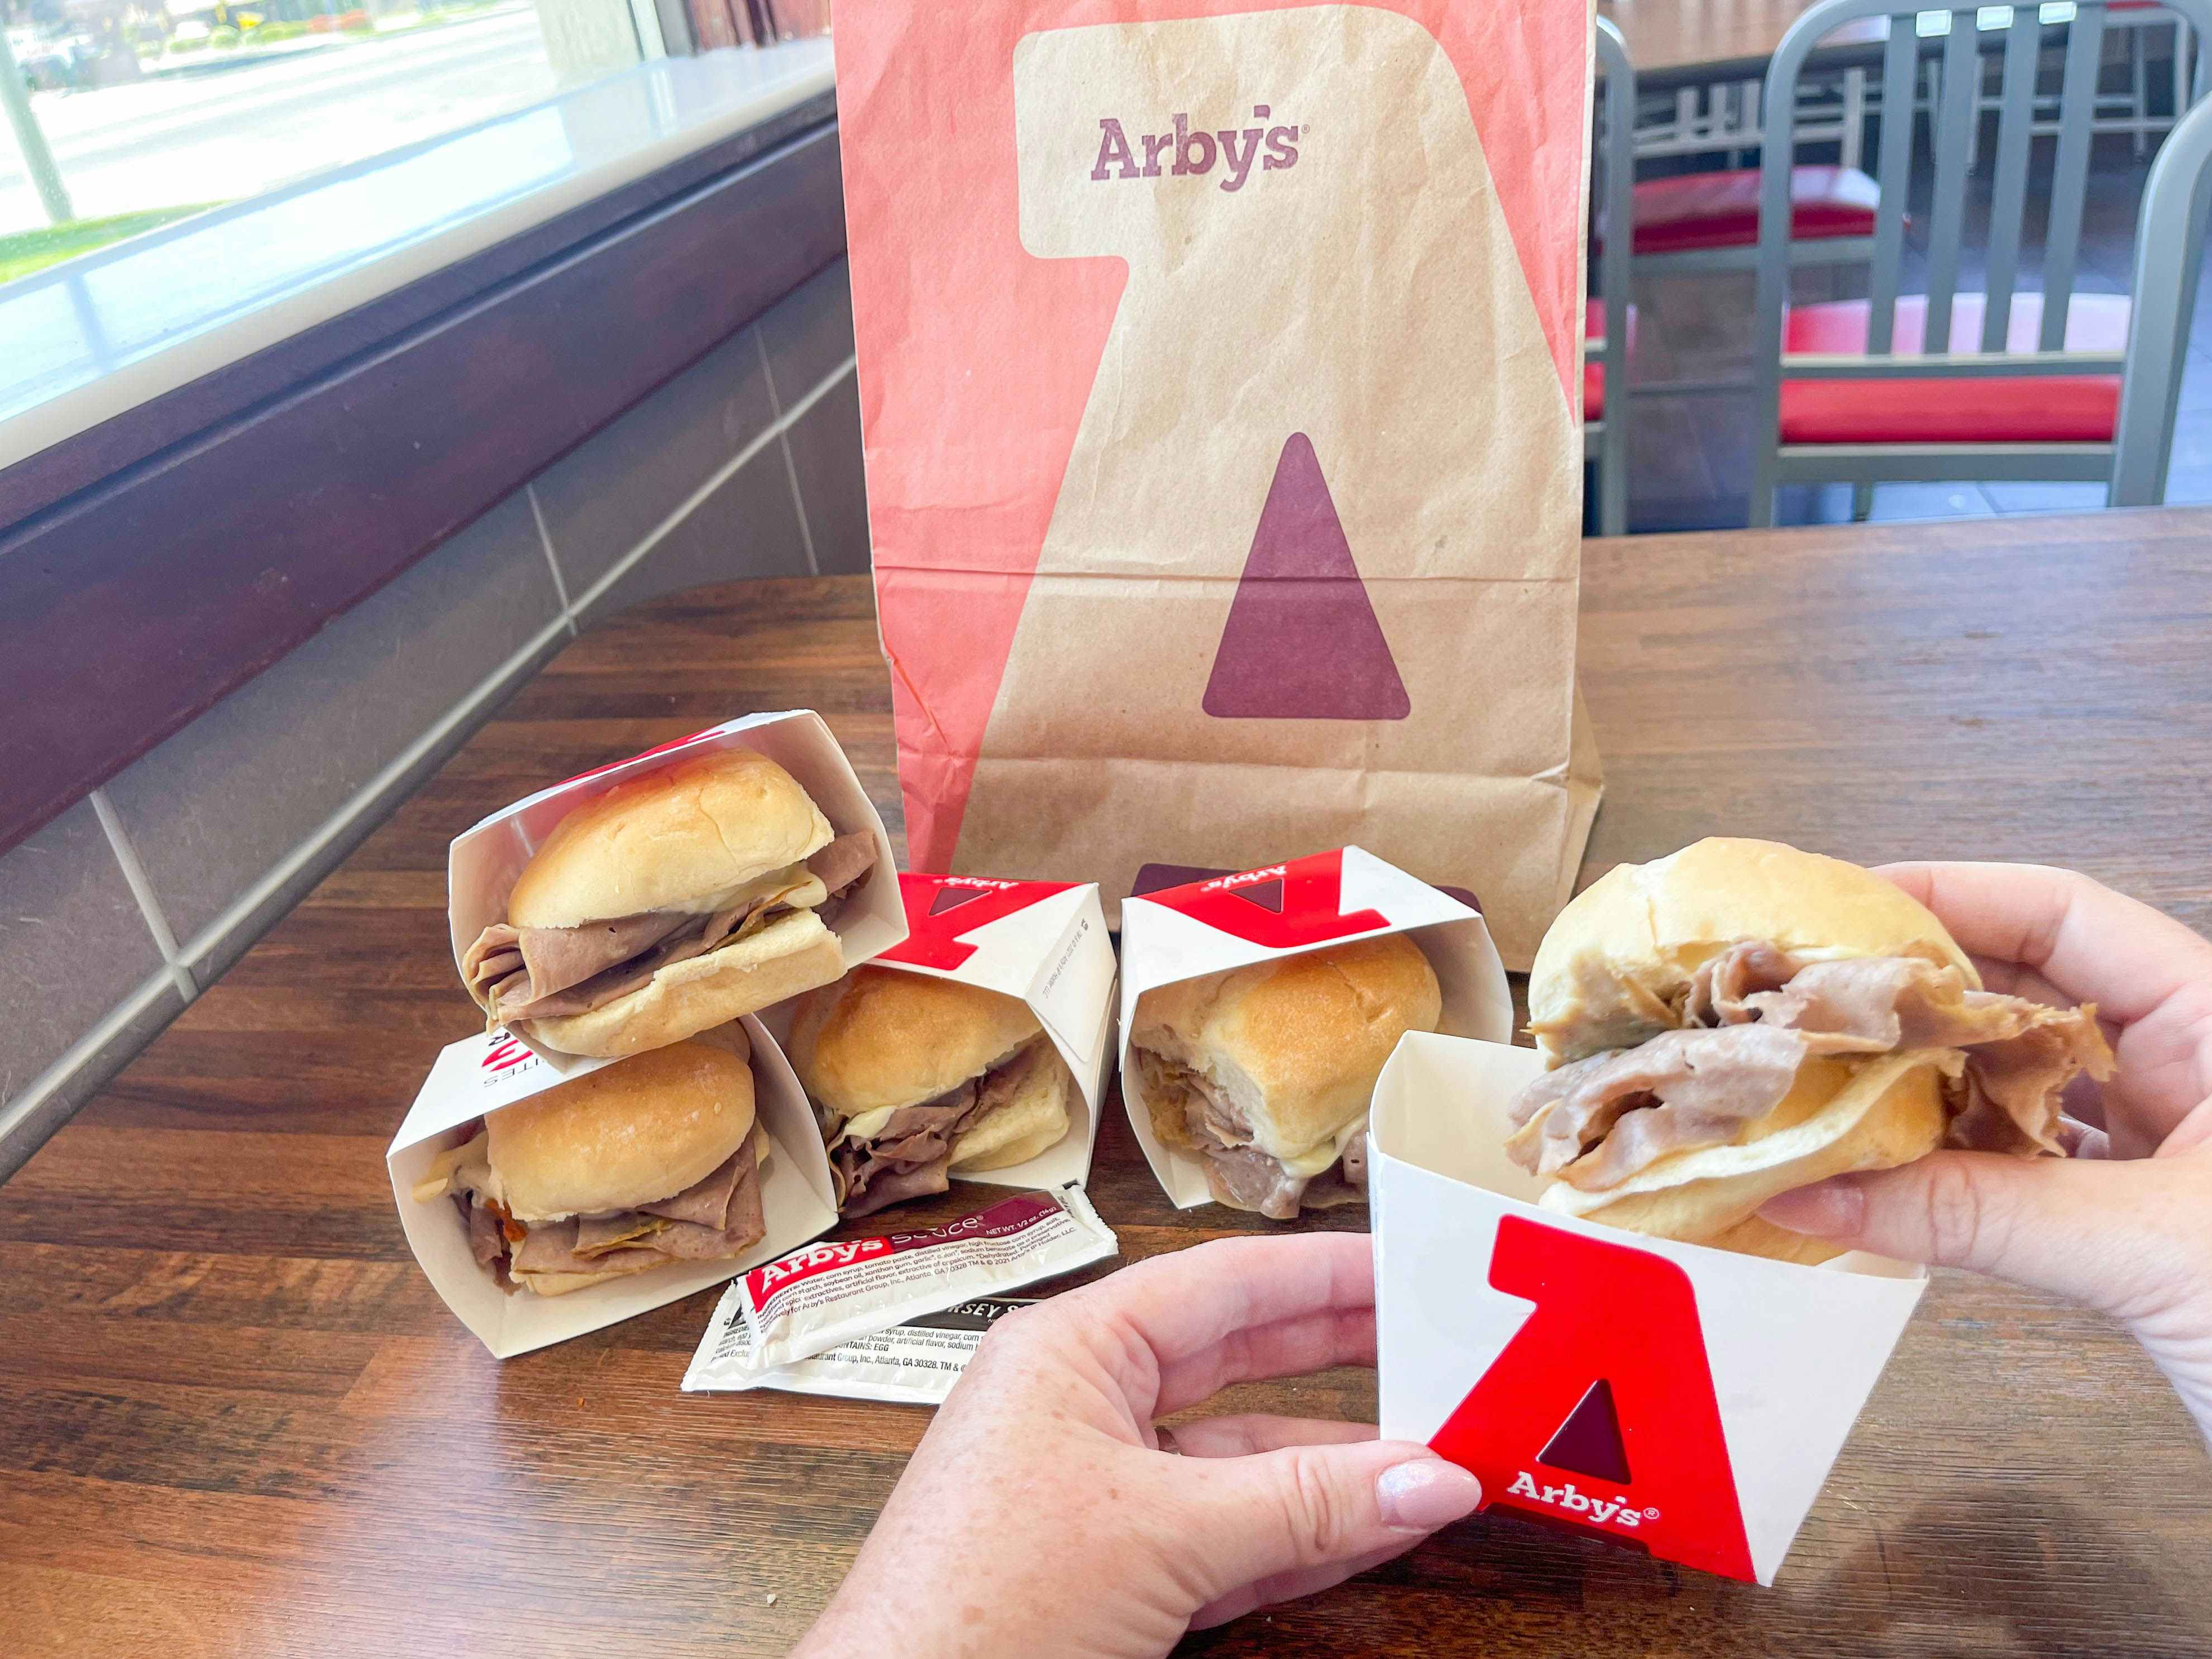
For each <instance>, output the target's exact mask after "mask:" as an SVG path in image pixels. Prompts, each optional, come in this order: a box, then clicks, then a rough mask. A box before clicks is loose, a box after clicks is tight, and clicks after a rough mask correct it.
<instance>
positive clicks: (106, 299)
mask: <svg viewBox="0 0 2212 1659" xmlns="http://www.w3.org/2000/svg"><path fill="white" fill-rule="evenodd" d="M832 84H833V82H832V73H831V67H830V49H829V41H827V40H801V41H793V42H790V43H787V44H786V45H783V46H776V47H773V48H770V49H769V50H767V51H757V52H756V51H725V52H710V53H708V54H706V55H704V56H702V57H698V58H663V59H659V60H657V61H654V62H652V63H647V64H640V65H639V66H637V67H636V68H635V69H631V70H623V71H620V72H618V73H617V74H614V75H611V76H606V77H605V78H604V79H602V80H599V81H596V82H592V83H591V84H590V85H588V86H585V87H580V88H577V89H576V90H575V91H574V92H570V93H568V94H563V95H562V96H561V97H558V98H556V99H552V100H549V101H548V102H546V103H544V104H539V105H537V106H533V107H532V108H530V109H526V110H522V111H519V112H516V113H514V114H513V115H508V116H504V117H501V118H498V119H496V120H493V121H489V122H486V123H484V124H483V125H479V126H476V127H471V128H467V129H465V130H464V131H460V132H457V133H453V134H451V135H448V136H447V137H443V138H438V139H434V140H430V141H428V142H426V143H421V144H417V145H414V146H412V147H410V148H408V149H403V150H399V151H397V152H394V153H392V154H389V155H381V156H378V157H375V158H373V159H372V160H369V161H363V162H360V163H357V164H356V165H354V166H352V167H343V168H340V169H338V170H337V171H335V172H333V173H324V174H319V175H317V176H316V177H314V178H313V179H307V180H304V181H302V182H301V183H300V184H298V185H291V186H288V187H286V188H284V189H282V190H278V191H271V192H269V193H267V194H265V195H262V196H258V197H253V198H252V199H250V200H247V201H245V202H240V203H238V204H234V205H232V206H229V207H226V208H222V209H218V210H215V211H213V212H211V213H208V214H204V215H201V216H198V217H197V218H193V219H190V220H186V221H184V222H180V223H179V224H177V225H175V226H173V227H171V228H166V229H162V230H159V231H155V232H153V233H151V234H147V235H144V236H141V237H137V238H135V239H133V240H130V241H128V242H123V243H118V244H117V245H116V246H113V247H112V248H107V249H103V250H100V252H95V253H93V254H90V255H88V256H87V257H85V258H81V259H77V260H74V261H72V262H70V263H69V264H64V265H58V266H55V267H53V268H52V270H46V271H41V272H39V273H37V274H35V275H33V276H28V277H26V278H23V279H22V280H21V281H20V282H16V283H10V284H8V285H6V286H5V287H0V342H4V343H5V345H4V348H0V524H4V523H6V522H8V521H9V520H15V519H19V518H21V517H23V516H25V515H26V514H27V513H29V512H33V511H36V510H37V509H38V508H40V507H44V506H46V505H48V504H50V502H51V501H52V500H53V499H54V498H55V496H56V495H57V494H58V493H59V492H58V491H57V490H56V489H52V488H40V489H36V491H35V495H36V496H39V497H43V499H34V498H33V491H32V490H31V489H28V488H27V487H26V486H25V485H24V484H23V483H22V481H21V480H20V479H15V478H11V477H9V474H10V471H12V470H20V469H18V466H17V464H19V463H21V462H23V461H25V460H27V459H28V458H30V457H33V456H35V455H39V454H40V453H42V452H45V451H47V450H49V449H51V448H52V447H54V446H56V445H58V444H61V443H64V441H68V440H70V439H72V438H76V437H77V436H79V435H82V434H85V433H87V432H88V431H90V430H91V429H92V428H96V427H99V426H100V425H101V424H102V423H103V422H109V421H112V420H113V419H115V417H117V416H120V415H122V414H124V413H125V412H126V411H129V410H134V409H137V408H139V407H141V406H143V405H145V404H149V403H152V402H153V401H155V400H156V399H159V398H164V397H166V396H167V395H168V394H170V393H172V392H177V391H178V390H179V389H180V388H183V387H185V386H189V385H191V384H192V383H193V382H196V381H198V380H203V379H204V377H207V376H209V375H210V374H216V373H217V372H218V371H221V370H222V369H224V368H228V367H229V366H231V365H234V364H237V363H239V362H242V361H244V360H246V359H247V358H249V357H251V356H253V355H254V354H256V353H258V352H262V351H264V350H266V349H267V348H269V347H270V346H272V345H275V344H276V343H280V342H283V341H285V340H288V339H290V338H292V337H295V336H298V335H300V334H301V333H303V332H306V331H309V330H313V329H315V328H316V327H318V326H319V325H323V324H325V323H328V322H330V321H331V319H337V318H338V317H341V316H343V315H345V314H346V313H351V312H354V311H356V310H358V309H359V308H361V307H364V306H368V305H370V304H372V303H373V302H374V301H379V300H380V299H383V298H385V297H386V296H388V295H392V294H395V293H397V292H398V291H399V290H402V289H406V288H408V287H409V286H410V285H412V284H416V283H421V282H422V280H423V279H424V278H426V277H428V276H431V275H433V274H435V273H436V272H438V271H440V270H446V269H448V268H450V267H453V266H454V265H455V264H459V263H460V262H463V261H465V260H468V259H470V258H472V257H474V256H477V255H480V254H482V253H483V252H485V251H486V250H489V249H492V248H494V247H495V246H499V245H500V244H502V243H506V242H509V241H512V240H513V239H515V238H517V237H519V236H522V235H524V234H526V233H528V232H530V231H532V230H534V229H537V228H540V227H543V226H545V225H547V224H548V223H550V222H552V221H555V220H556V219H559V218H561V217H562V216H564V215H568V214H571V213H574V212H575V211H577V210H580V209H582V208H584V207H586V205H588V204H592V203H594V202H599V201H603V200H605V199H607V198H609V197H612V196H614V195H616V194H617V193H618V192H620V191H623V189H624V188H626V187H628V186H631V185H635V184H636V183H637V181H639V180H641V179H647V178H649V177H653V176H654V175H656V174H662V173H666V172H667V171H668V170H669V169H670V168H671V167H675V166H676V165H677V164H678V163H679V162H681V161H683V160H684V158H685V157H687V156H690V155H696V154H697V153H699V152H701V151H702V150H706V149H712V148H714V147H715V146H716V145H718V144H722V143H726V142H727V141H728V140H730V139H731V138H732V137H736V136H738V135H740V134H743V133H746V132H748V131H756V130H758V129H761V128H763V126H764V125H769V124H772V123H773V122H774V121H775V118H777V117H779V116H781V115H784V114H787V113H788V112H792V111H793V110H795V109H798V108H799V107H800V106H805V105H808V104H810V103H812V102H816V101H817V100H827V99H828V98H829V95H830V94H831V88H832ZM205 412H206V411H199V412H198V413H197V415H196V416H195V417H194V418H193V419H192V420H191V422H188V424H191V425H198V424H202V423H204V420H203V417H204V414H205ZM132 447H135V448H137V449H139V450H140V452H141V453H145V452H146V449H147V448H148V446H143V445H134V446H132ZM106 459H109V460H111V461H121V460H128V459H138V457H137V456H136V455H132V456H113V455H111V456H109V457H107V458H106ZM99 470H102V471H104V470H106V469H105V468H101V469H99ZM92 482H94V477H91V476H71V477H68V478H67V479H65V480H64V483H66V484H67V485H68V486H69V487H72V488H81V487H82V486H83V485H84V484H86V483H92Z"/></svg>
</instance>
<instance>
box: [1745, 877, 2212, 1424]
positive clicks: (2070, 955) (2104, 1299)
mask: <svg viewBox="0 0 2212 1659" xmlns="http://www.w3.org/2000/svg"><path fill="white" fill-rule="evenodd" d="M1881 873H1882V874H1884V875H1887V877H1888V878H1890V879H1891V880H1893V881H1894V882H1895V883H1896V884H1898V885H1899V887H1901V888H1903V889H1904V890H1905V891H1906V892H1907V893H1909V894H1911V896H1913V897H1915V898H1917V899H1918V900H1919V901H1921V902H1923V903H1924V904H1926V905H1927V906H1928V908H1929V909H1931V910H1933V911H1934V912H1935V913H1936V915H1938V916H1939V917H1941V918H1942V921H1943V923H1944V925H1945V927H1948V929H1949V930H1950V932H1951V933H1952V935H1953V936H1954V938H1955V939H1957V940H1958V942H1959V944H1960V945H1961V946H1963V947H1964V948H1965V949H1966V951H1967V952H1968V953H1969V954H1971V955H1972V957H1975V958H1976V960H1977V963H1978V966H1979V967H1980V969H1981V972H1982V975H1983V977H1984V981H1986V982H1987V983H1988V984H1989V986H1990V988H1991V989H1993V990H1996V991H2002V992H2007V993H2011V994H2017V995H2021V996H2026V997H2029V998H2032V999H2033V1000H2037V1001H2039V1002H2049V1003H2054V1004H2056V1003H2062V1002H2082V1001H2091V1002H2094V1004H2095V1005H2096V1008H2097V1012H2098V1014H2099V1016H2100V1018H2101V1019H2102V1020H2103V1021H2104V1022H2105V1023H2106V1025H2107V1027H2108V1028H2110V1029H2112V1030H2114V1031H2115V1033H2116V1036H2115V1038H2114V1042H2113V1049H2114V1052H2115V1054H2116V1057H2117V1059H2118V1073H2117V1075H2115V1076H2114V1077H2113V1078H2112V1079H2111V1080H2110V1081H2108V1082H2106V1083H2105V1084H2104V1085H2102V1087H2101V1089H2100V1091H2098V1100H2099V1104H2098V1105H2097V1106H2096V1107H2095V1108H2091V1107H2089V1106H2087V1105H2086V1104H2081V1105H2076V1112H2075V1115H2077V1116H2079V1117H2081V1118H2084V1119H2086V1120H2089V1121H2090V1127H2087V1129H2085V1130H2084V1131H2083V1132H2082V1133H2081V1134H2080V1136H2079V1141H2078V1145H2077V1146H2075V1152H2074V1156H2073V1157H2071V1158H2066V1159H2063V1160H2062V1159H2057V1158H2038V1159H2033V1160H2029V1159H2019V1158H2003V1157H1999V1156H1996V1155H1993V1154H1990V1153H1987V1152H1953V1151H1946V1152H1936V1153H1933V1154H1931V1155H1929V1156H1928V1157H1926V1158H1921V1159H1919V1160H1917V1162H1914V1163H1911V1164H1906V1165H1905V1166H1904V1167H1902V1168H1899V1169H1893V1170H1881V1171H1879V1172H1875V1173H1871V1174H1857V1175H1847V1176H1839V1177H1838V1178H1836V1179H1834V1180H1832V1181H1828V1182H1823V1183H1821V1184H1820V1185H1818V1186H1814V1187H1808V1188H1801V1189H1800V1190H1798V1191H1796V1192H1793V1193H1790V1194H1784V1196H1782V1197H1779V1198H1776V1199H1773V1200H1770V1201H1769V1202H1768V1203H1767V1205H1766V1206H1765V1208H1764V1209H1763V1210H1762V1211H1761V1212H1760V1213H1761V1216H1762V1218H1764V1219H1765V1220H1767V1221H1769V1222H1773V1223H1777V1224H1778V1225H1782V1226H1784V1227H1788V1228H1790V1229H1791V1230H1793V1231H1799V1232H1803V1233H1808V1234H1813V1235H1815V1236H1817V1237H1820V1238H1823V1239H1826V1240H1828V1241H1830V1242H1831V1243H1836V1244H1840V1245H1842V1246H1844V1247H1845V1248H1850V1249H1869V1250H1875V1251H1878V1252H1880V1253H1881V1254H1883V1255H1894V1256H1901V1257H1905V1258H1906V1259H1909V1260H1912V1261H1932V1262H1936V1263H1940V1264H1942V1265H1944V1266H1948V1267H1971V1268H1973V1269H1976V1270H1977V1271H1979V1272H1983V1273H1994V1274H1996V1275H1997V1276H1999V1277H2001V1278H2005V1279H2015V1280H2017V1281H2019V1282H2020V1283H2022V1284H2026V1285H2035V1286H2037V1287H2039V1288H2040V1289H2044V1290H2048V1291H2056V1292H2057V1293H2058V1294H2060V1295H2062V1296H2066V1297H2071V1298H2072V1299H2074V1300H2075V1301H2078V1302H2081V1303H2084V1304H2087V1305H2088V1306H2090V1307H2093V1308H2096V1309H2098V1310H2100V1311H2102V1312H2104V1313H2106V1314H2108V1315H2110V1316H2112V1318H2114V1319H2117V1320H2118V1321H2119V1322H2122V1323H2123V1324H2124V1325H2125V1326H2126V1327H2127V1328H2128V1329H2129V1330H2130V1332H2132V1333H2133V1334H2134V1335H2135V1336H2136V1338H2137V1340H2140V1341H2141V1342H2142V1344H2143V1346H2144V1347H2145V1348H2147V1349H2148V1351H2149V1352H2150V1355H2151V1358H2153V1359H2154V1360H2155V1361H2156V1362H2157V1363H2158V1364H2159V1366H2160V1369H2161V1370H2164V1371H2165V1373H2166V1376H2168V1377H2169V1378H2170V1379H2171V1380H2172V1383H2173V1385H2174V1387H2175V1388H2176V1389H2179V1391H2180V1394H2181V1397H2182V1399H2183V1401H2184V1402H2185V1403H2186V1404H2187V1406H2188V1407H2189V1409H2190V1411H2191V1413H2192V1414H2193V1415H2194V1416H2195V1417H2196V1419H2197V1425H2198V1427H2199V1428H2201V1429H2202V1430H2203V1431H2204V1433H2205V1435H2206V1437H2207V1438H2208V1439H2212V944H2209V943H2207V942H2206V941H2205V940H2204V939H2201V938H2199V937H2198V936H2197V934H2196V933H2192V932H2191V931H2190V930H2189V929H2188V928H2187V927H2184V926H2182V924H2181V923H2179V922H2178V921H2173V920H2172V918H2170V917H2167V916H2165V915H2160V913H2159V912H2158V911H2156V910H2154V909H2152V908H2150V907H2149V906H2148V905H2145V904H2141V903H2138V902H2136V901H2135V900H2133V899H2130V898H2126V897H2124V896H2121V895H2120V894H2118V893H2115V892H2113V891H2112V890H2110V889H2109V888H2106V887H2103V886H2100V884H2097V883H2096V882H2093V881H2092V880H2090V879H2089V878H2087V877H2086V876H2081V875H2076V874H2075V873H2073V872H2070V871H2065V870H2051V869H2045V868H2042V867H2039V866H2027V865H2001V864H1908V865H1898V866H1892V867H1890V868H1889V869H1887V870H1885V871H1883V872H1881ZM2075 1104H2076V1103H2075V1098H2074V1097H2072V1096H2069V1105H2075Z"/></svg>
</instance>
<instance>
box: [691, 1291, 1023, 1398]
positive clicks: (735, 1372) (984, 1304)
mask: <svg viewBox="0 0 2212 1659" xmlns="http://www.w3.org/2000/svg"><path fill="white" fill-rule="evenodd" d="M1033 1300H1034V1298H1030V1297H1002V1296H979V1297H975V1298H974V1299H972V1300H970V1301H967V1302H963V1303H960V1304H957V1306H954V1307H950V1308H947V1309H945V1311H944V1312H942V1313H933V1314H921V1315H918V1316H915V1318H912V1319H909V1320H908V1321H907V1322H906V1323H904V1324H903V1325H894V1326H892V1327H891V1328H890V1329H889V1330H887V1331H878V1332H877V1333H876V1334H874V1335H873V1336H862V1337H855V1338H854V1340H852V1341H850V1342H843V1343H840V1344H839V1345H838V1346H836V1347H834V1348H832V1349H830V1350H829V1352H827V1353H817V1354H816V1355H815V1356H814V1357H813V1358H811V1359H802V1360H800V1361H799V1362H798V1364H793V1365H785V1366H781V1367H780V1368H779V1369H777V1370H772V1371H753V1370H747V1369H744V1368H745V1367H746V1366H747V1365H748V1364H750V1358H751V1355H752V1334H751V1332H750V1330H749V1329H747V1328H746V1326H745V1322H744V1321H743V1320H742V1319H740V1320H738V1321H737V1322H735V1323H733V1324H731V1325H729V1326H726V1327H725V1328H723V1330H722V1340H721V1342H720V1344H719V1345H718V1346H716V1347H715V1349H714V1352H712V1353H711V1354H710V1353H708V1352H707V1350H706V1348H705V1347H704V1346H702V1347H701V1348H700V1350H699V1354H698V1357H697V1358H695V1359H693V1360H692V1362H691V1369H690V1370H688V1371H686V1372H685V1373H684V1392H685V1393H686V1394H708V1393H713V1392H714V1391H716V1390H718V1389H781V1390H782V1391H783V1392H785V1393H786V1394H827V1395H837V1396H838V1397H839V1398H841V1399H844V1400H880V1401H886V1402H888V1403H890V1404H892V1405H898V1406H938V1405H942V1404H943V1403H944V1401H945V1395H949V1394H951V1392H952V1385H953V1384H954V1383H957V1382H958V1381H959V1380H960V1378H961V1377H962V1376H963V1374H964V1373H965V1372H966V1371H967V1369H968V1362H969V1360H971V1359H973V1358H975V1350H976V1349H978V1348H980V1347H981V1346H983V1339H984V1337H985V1336H987V1335H988V1334H990V1330H991V1328H992V1327H993V1326H994V1325H995V1324H997V1323H998V1322H999V1321H1000V1320H1001V1319H1003V1318H1005V1317H1006V1316H1007V1315H1008V1314H1010V1313H1012V1312H1013V1310H1015V1309H1017V1308H1026V1307H1029V1306H1030V1305H1031V1304H1032V1302H1033ZM732 1361H734V1362H735V1364H734V1365H732ZM726 1378H734V1380H725V1379H726Z"/></svg>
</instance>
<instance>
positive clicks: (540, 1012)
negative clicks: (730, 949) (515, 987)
mask: <svg viewBox="0 0 2212 1659" xmlns="http://www.w3.org/2000/svg"><path fill="white" fill-rule="evenodd" d="M766 908H769V907H768V905H767V904H766V903H761V904H754V905H738V906H733V907H732V908H730V909H727V910H719V911H717V912H715V913H714V915H711V916H697V915H693V916H685V917H683V918H682V919H681V921H682V925H681V927H679V929H678V931H677V932H675V933H671V934H669V935H667V936H666V937H665V938H664V939H661V940H660V941H659V943H658V944H655V945H652V946H650V947H649V948H647V950H646V951H643V952H641V954H639V955H637V956H635V957H630V958H629V959H628V960H627V961H623V962H618V963H616V964H615V965H614V966H613V967H611V968H609V969H605V971H604V972H602V973H599V974H595V975H592V977H591V978H590V979H587V980H586V981H583V982H582V983H581V984H580V985H572V986H570V987H568V988H567V989H566V990H562V991H556V992H554V993H553V994H551V995H550V996H544V997H532V998H531V999H530V1000H527V1001H526V1002H521V1003H511V1002H509V1001H508V1000H507V992H506V991H505V989H504V987H501V994H500V995H499V996H498V997H497V998H496V1000H495V1001H494V1003H493V1005H492V1012H493V1015H494V1017H495V1018H498V1019H501V1020H515V1019H561V1018H566V1017H568V1016H569V1015H571V1014H586V1013H589V1012H591V1011H592V1009H594V1008H603V1007H605V1006H606V1005H607V1004H608V1003H610V1002H612V1001H614V1000H616V999H617V998H618V997H626V996H628V995H629V994H630V993H631V992H633V991H637V990H642V989H643V988H644V987H646V986H647V985H649V984H651V983H652V982H653V975H655V974H657V973H659V971H660V970H661V969H664V968H666V967H669V966H671V965H672V964H673V963H679V962H689V961H690V960H691V958H692V957H702V956H704V955H706V954H707V952H708V951H711V950H713V949H714V947H715V946H717V945H721V944H723V943H725V942H726V940H728V939H729V938H730V937H731V936H732V934H734V933H742V932H744V924H745V922H747V921H750V919H751V916H752V915H753V913H754V912H755V911H757V910H765V909H766Z"/></svg>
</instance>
